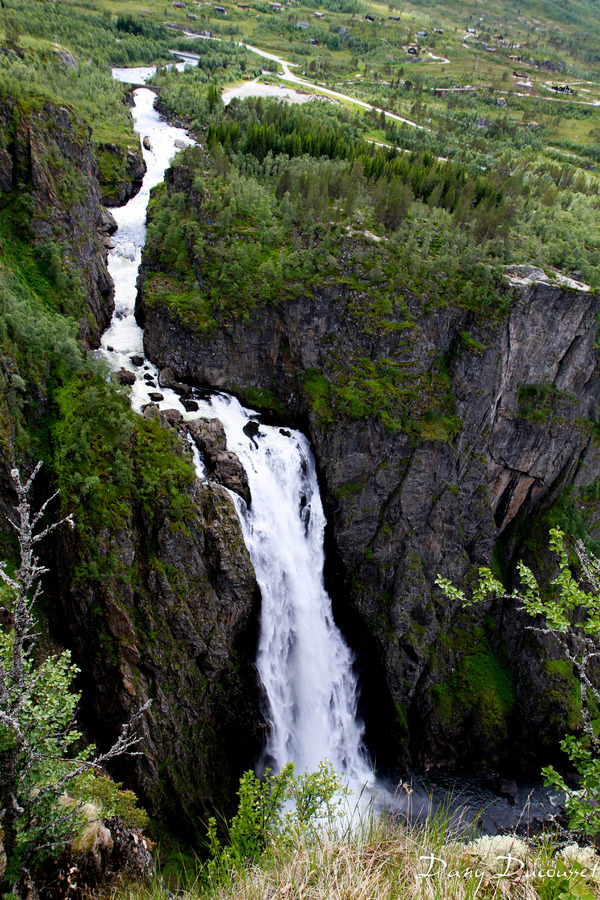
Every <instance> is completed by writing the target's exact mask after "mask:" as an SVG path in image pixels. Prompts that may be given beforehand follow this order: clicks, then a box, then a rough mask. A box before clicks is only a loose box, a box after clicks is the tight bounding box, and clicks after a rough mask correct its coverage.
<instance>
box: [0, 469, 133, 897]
mask: <svg viewBox="0 0 600 900" xmlns="http://www.w3.org/2000/svg"><path fill="white" fill-rule="evenodd" d="M40 465H41V464H38V465H37V467H36V468H35V469H34V471H33V474H32V475H31V477H30V478H29V479H28V480H27V481H26V482H25V483H23V482H22V481H21V479H20V476H19V473H18V471H17V470H15V469H13V470H12V472H11V476H12V479H13V482H14V487H15V492H16V495H17V500H18V504H17V506H16V508H15V510H14V511H13V513H14V519H13V521H14V522H15V529H16V533H17V538H18V543H19V568H18V571H17V572H16V573H15V578H14V579H13V578H11V577H9V576H8V574H7V573H6V571H5V567H6V564H5V563H0V602H1V604H2V607H3V610H4V612H5V613H6V614H7V615H8V617H9V618H10V622H11V627H10V628H9V629H6V630H3V631H0V760H1V762H2V767H1V769H0V809H1V810H2V832H1V841H2V857H3V858H2V862H1V865H0V893H2V896H3V897H6V896H8V892H9V891H11V889H12V891H13V892H14V891H15V889H16V887H17V884H18V882H19V880H20V878H21V876H22V875H23V874H24V873H25V872H26V871H27V869H29V868H33V869H36V868H38V867H39V866H40V865H41V864H42V863H43V862H44V861H45V860H46V859H47V858H49V857H50V858H52V857H55V856H58V854H59V853H60V852H61V850H62V849H63V848H64V847H65V846H66V845H67V844H68V843H70V842H72V841H73V840H75V839H76V838H77V837H78V836H79V834H80V832H81V831H82V830H83V829H84V827H85V825H86V824H88V820H89V817H90V813H89V810H88V808H87V807H86V804H89V803H91V802H95V804H96V806H95V808H94V810H93V813H94V816H95V817H96V818H98V817H99V816H100V815H101V810H102V808H103V809H104V812H105V814H106V815H110V814H111V813H115V812H117V811H121V810H123V811H124V812H125V814H126V817H127V818H128V820H129V821H135V822H137V823H144V822H145V821H146V817H145V815H144V814H143V813H142V812H141V811H139V810H136V798H135V796H134V795H133V794H132V793H131V792H126V793H124V792H121V791H120V785H117V784H114V783H112V782H110V780H109V779H108V778H102V779H99V780H98V781H96V779H94V777H93V774H92V773H95V772H96V771H97V770H99V769H101V767H102V766H103V765H104V764H105V763H106V762H108V761H109V760H111V759H113V758H114V757H115V756H119V755H121V754H123V753H126V752H127V751H128V750H129V749H131V748H132V747H134V746H135V745H136V744H137V743H138V739H137V738H135V737H132V736H131V726H133V725H134V724H135V723H137V721H138V720H139V719H140V717H141V715H142V714H143V712H144V711H145V709H146V708H147V706H148V705H149V704H146V706H145V707H144V708H143V709H142V710H141V711H140V712H138V713H137V714H136V716H135V717H134V718H133V719H132V722H131V723H130V725H129V726H127V727H125V729H124V730H123V731H122V733H121V736H120V738H119V740H118V741H117V742H116V743H115V744H114V745H113V746H112V747H111V748H110V749H109V750H108V751H106V752H105V753H103V754H96V753H95V748H94V747H93V746H87V747H86V746H84V747H82V746H81V739H82V734H81V732H79V731H78V730H77V729H76V728H75V726H74V717H75V710H76V707H77V704H78V702H79V698H80V695H79V694H76V693H74V692H73V690H72V687H73V681H74V679H75V676H76V675H77V673H78V671H79V670H78V669H77V668H76V667H75V666H74V665H72V663H71V656H70V654H69V652H68V651H64V652H62V653H60V654H58V655H56V656H51V655H49V656H46V658H43V659H42V660H41V661H40V660H39V659H38V658H37V657H38V656H39V648H38V647H37V644H38V640H39V637H38V635H36V621H35V619H34V613H33V604H34V603H35V601H36V600H37V599H38V597H39V594H40V591H41V588H40V581H39V579H40V577H41V576H42V575H43V574H45V573H46V572H47V571H48V570H47V569H46V568H44V566H42V565H40V562H39V559H38V557H37V555H36V553H35V550H36V546H35V545H36V544H37V543H38V542H39V541H40V540H42V539H43V537H45V536H46V535H48V534H50V533H51V532H53V531H54V530H55V529H57V528H59V527H60V526H61V525H63V526H66V525H67V524H70V525H71V526H72V524H73V522H72V519H71V518H70V517H69V518H67V519H66V520H63V521H62V522H58V523H53V524H51V525H47V526H46V527H43V526H40V525H38V523H39V520H40V518H41V517H42V516H43V514H44V511H45V508H46V506H47V505H48V504H47V503H45V504H43V506H42V507H41V509H40V510H39V511H38V512H35V513H34V512H32V509H31V493H32V487H33V480H34V478H35V476H36V474H37V472H38V471H39V468H40ZM70 788H73V794H72V795H71V794H70V793H69V789H70Z"/></svg>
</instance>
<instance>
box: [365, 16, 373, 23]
mask: <svg viewBox="0 0 600 900" xmlns="http://www.w3.org/2000/svg"><path fill="white" fill-rule="evenodd" d="M365 20H366V21H367V22H374V21H375V19H374V18H373V16H365Z"/></svg>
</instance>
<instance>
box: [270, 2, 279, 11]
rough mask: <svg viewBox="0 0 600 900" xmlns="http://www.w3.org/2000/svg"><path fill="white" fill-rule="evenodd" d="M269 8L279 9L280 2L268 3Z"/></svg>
mask: <svg viewBox="0 0 600 900" xmlns="http://www.w3.org/2000/svg"><path fill="white" fill-rule="evenodd" d="M269 8H270V9H275V10H280V9H282V6H281V3H269Z"/></svg>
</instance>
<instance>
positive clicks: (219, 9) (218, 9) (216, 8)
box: [215, 6, 227, 15]
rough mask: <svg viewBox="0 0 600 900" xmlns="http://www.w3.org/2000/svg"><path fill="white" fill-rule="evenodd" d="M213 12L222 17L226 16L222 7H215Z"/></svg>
mask: <svg viewBox="0 0 600 900" xmlns="http://www.w3.org/2000/svg"><path fill="white" fill-rule="evenodd" d="M215 12H216V13H221V14H222V15H227V13H226V12H225V7H224V6H215Z"/></svg>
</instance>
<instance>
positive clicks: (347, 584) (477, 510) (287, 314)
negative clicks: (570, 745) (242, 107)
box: [138, 179, 600, 771]
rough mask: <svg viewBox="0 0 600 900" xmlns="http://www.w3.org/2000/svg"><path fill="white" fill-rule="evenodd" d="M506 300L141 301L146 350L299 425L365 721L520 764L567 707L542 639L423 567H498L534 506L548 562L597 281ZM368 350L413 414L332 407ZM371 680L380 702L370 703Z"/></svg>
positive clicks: (476, 758)
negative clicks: (223, 305)
mask: <svg viewBox="0 0 600 900" xmlns="http://www.w3.org/2000/svg"><path fill="white" fill-rule="evenodd" d="M180 180H181V179H180ZM178 189H179V190H181V187H179V188H178ZM192 202H193V201H192ZM146 266H147V271H148V270H150V271H152V269H153V267H154V268H156V260H153V259H152V257H148V258H147V259H146ZM197 266H198V268H199V269H201V260H199V261H197ZM400 300H402V301H403V302H402V303H400ZM505 300H506V303H507V306H508V307H509V311H508V313H507V314H506V315H505V316H500V317H498V318H497V319H495V320H494V319H492V318H488V319H487V320H486V319H485V318H484V317H483V316H481V315H479V316H477V315H475V314H473V313H472V312H469V311H468V310H466V309H464V308H460V307H456V306H452V303H451V300H450V298H449V299H448V303H447V305H446V306H445V307H444V308H437V309H435V310H430V309H428V304H427V300H426V298H422V297H417V296H414V295H409V294H408V293H407V292H404V294H403V296H402V297H399V300H398V303H397V304H396V306H395V308H394V309H393V310H392V311H391V313H390V314H388V315H386V317H385V323H382V322H380V323H379V324H378V323H373V321H370V322H367V323H366V324H365V322H364V321H362V322H361V321H360V319H359V318H357V316H356V312H355V310H356V296H355V293H353V292H352V291H351V290H349V289H348V288H346V287H344V286H340V285H326V286H323V287H322V288H320V289H318V290H315V291H314V292H311V293H310V294H307V295H306V296H302V297H300V298H297V299H294V300H286V301H283V302H282V303H281V304H280V305H279V306H277V308H273V307H269V308H264V309H261V310H260V311H258V312H255V313H252V314H247V315H246V316H245V319H244V321H242V319H241V317H240V318H237V319H235V320H233V321H231V320H230V321H229V322H227V323H223V322H217V327H216V328H213V329H211V330H209V331H207V332H202V331H200V330H198V329H196V330H194V329H192V328H190V327H189V326H187V325H186V324H185V321H184V319H183V318H182V316H181V315H180V314H178V313H177V311H176V310H175V311H174V310H173V308H172V307H169V305H168V303H166V302H163V303H161V302H156V300H155V298H153V299H152V302H151V303H150V302H148V303H147V302H145V294H144V278H143V277H142V279H141V285H140V293H139V296H138V316H139V318H140V320H141V321H143V322H145V329H146V330H145V348H146V353H147V355H148V356H149V358H151V359H152V360H153V361H154V362H155V363H156V364H158V365H159V366H169V367H171V368H172V369H173V370H174V372H175V374H176V376H177V377H178V378H181V379H190V380H192V381H194V382H197V383H199V384H201V385H207V386H210V387H213V388H220V389H224V390H227V391H231V392H233V393H237V394H238V395H240V396H242V397H246V398H248V397H252V396H253V397H254V398H256V399H255V403H256V402H258V403H259V404H260V398H261V396H263V397H265V396H268V397H269V401H270V403H271V406H272V405H273V403H272V401H273V398H276V399H278V400H279V401H281V402H282V403H283V404H285V407H286V409H287V411H288V412H287V418H288V420H289V421H290V422H293V423H295V424H298V425H299V426H300V427H304V428H305V429H307V430H308V433H309V435H310V438H311V440H312V443H313V446H314V450H315V455H316V458H317V464H318V468H319V472H320V477H321V484H322V489H323V494H324V499H325V502H326V506H327V508H328V513H329V521H330V524H331V538H332V540H331V546H330V548H329V549H330V554H329V559H330V574H329V578H330V585H329V586H330V589H331V591H332V593H333V595H334V599H335V600H336V606H337V615H338V618H339V620H340V621H341V622H342V623H343V624H345V626H346V630H347V632H348V634H349V637H350V639H351V640H352V641H353V642H354V644H355V646H356V647H357V649H358V650H359V652H362V654H363V656H364V659H365V669H366V683H367V686H366V704H367V709H366V710H365V714H366V716H367V723H368V725H369V723H370V730H371V739H372V741H373V744H374V746H375V748H376V749H377V751H378V758H379V759H383V760H385V759H386V758H387V761H389V762H390V763H391V764H395V763H398V761H399V760H400V759H404V760H405V761H406V760H407V759H409V758H410V759H412V761H413V762H418V763H421V764H423V765H426V766H429V765H446V766H451V767H461V766H465V765H473V764H475V765H477V766H478V767H479V768H484V769H485V768H490V767H499V766H500V767H503V766H504V767H507V768H516V767H518V768H519V769H520V770H521V771H523V770H526V769H527V768H531V769H532V771H536V770H537V767H538V766H539V758H540V757H542V758H543V757H544V754H547V753H548V752H550V751H549V749H548V748H552V747H553V746H554V745H555V742H556V740H557V738H558V737H559V736H560V735H561V734H563V733H564V722H565V719H566V717H567V716H568V715H569V713H570V711H571V709H570V706H569V704H570V703H572V701H570V700H569V695H570V687H569V684H568V679H566V680H565V679H563V678H562V674H564V673H562V674H561V672H560V671H559V669H560V664H558V665H556V664H555V659H554V657H555V655H556V654H555V652H554V648H553V647H552V646H551V645H546V646H544V647H542V646H540V645H539V643H536V642H535V641H534V640H533V638H532V637H531V634H530V633H529V632H526V631H525V630H524V625H525V623H524V620H523V617H522V616H521V614H519V613H518V612H517V611H515V610H510V609H501V608H497V609H496V608H494V609H493V610H492V611H491V615H487V616H484V617H482V614H481V612H478V613H476V614H472V613H470V614H467V613H465V612H464V611H462V610H459V609H456V608H454V607H453V606H452V605H451V604H450V603H449V602H448V601H447V600H445V599H443V598H442V596H441V594H440V593H439V591H438V590H437V588H435V586H434V579H435V577H436V575H437V573H441V574H443V575H445V576H447V577H449V578H450V579H452V580H453V581H454V582H456V583H460V582H461V581H463V580H464V579H467V580H468V579H469V577H470V576H471V575H472V574H473V567H474V566H477V565H489V564H491V563H492V562H493V563H495V565H496V566H502V565H507V573H505V574H507V575H508V576H510V564H511V557H512V554H513V553H515V552H518V553H519V554H522V553H523V552H526V551H527V547H526V546H524V544H523V540H524V537H526V536H528V535H529V536H531V535H533V534H534V532H535V527H536V523H538V522H539V523H540V524H539V535H538V536H540V535H541V536H540V544H539V546H538V548H536V549H535V552H534V553H533V556H531V555H530V561H533V563H534V565H538V564H539V565H541V564H544V565H545V561H544V554H543V553H542V552H540V550H539V547H541V546H542V545H544V544H546V543H547V541H546V540H545V539H544V538H543V535H544V532H545V533H546V537H547V526H546V525H543V524H541V515H542V512H543V511H544V510H547V509H548V507H550V506H551V505H552V503H553V502H554V501H555V500H556V498H557V497H558V496H559V495H560V494H561V493H562V492H564V491H565V489H566V488H567V487H568V486H569V485H570V486H571V491H572V492H573V491H574V492H575V493H577V492H581V491H583V492H584V493H585V486H587V485H590V484H592V483H593V482H594V481H595V480H596V479H597V478H598V476H599V475H600V453H599V450H600V444H599V442H598V438H597V435H596V432H595V427H594V423H595V420H596V411H597V404H598V401H599V399H600V378H599V377H598V352H597V347H596V335H597V327H598V326H597V312H598V309H599V307H600V302H599V300H598V298H597V297H595V296H593V295H591V294H589V293H586V292H585V291H577V290H567V289H563V288H560V287H556V286H552V285H550V284H545V283H539V282H536V281H530V282H527V280H525V282H524V283H523V284H521V285H520V286H519V287H510V288H508V287H507V297H506V298H505ZM407 314H408V315H407ZM408 316H409V317H410V321H409V322H407V318H408ZM365 359H366V360H367V361H369V363H370V364H372V365H373V366H376V365H379V364H380V363H381V361H384V362H385V364H386V365H393V366H394V367H395V368H394V372H395V373H397V374H396V375H394V378H395V379H396V381H395V382H394V384H392V385H391V387H390V384H391V383H390V382H389V381H388V382H387V383H386V384H387V388H384V391H385V390H391V389H394V390H395V389H396V387H395V386H396V383H401V384H402V385H403V386H404V389H405V390H406V396H407V398H408V400H407V401H406V402H407V403H408V405H409V409H411V410H412V414H413V415H414V416H417V417H418V416H420V418H419V428H418V430H416V429H415V428H411V426H410V422H409V423H408V424H407V425H406V427H401V426H400V425H399V426H398V427H396V428H393V429H392V428H390V427H389V425H388V427H387V428H386V427H385V426H384V424H383V423H382V422H380V421H377V419H375V418H373V417H363V418H359V417H358V416H357V417H356V418H352V415H351V414H350V415H349V414H348V413H347V411H346V412H344V411H340V409H339V407H338V408H337V409H336V406H335V385H336V384H337V385H339V384H340V383H341V379H345V380H344V381H343V383H344V384H345V385H350V386H352V385H353V384H354V383H355V382H354V381H353V378H354V377H355V372H356V369H357V360H361V361H364V360H365ZM360 365H362V366H363V369H364V367H365V365H366V364H365V363H364V362H361V363H360ZM340 373H341V374H340ZM362 383H363V384H364V383H365V382H364V380H363V382H362ZM384 400H385V396H384ZM250 405H253V404H252V403H250ZM347 409H348V407H346V410H347ZM582 502H583V501H582ZM513 562H514V559H513ZM484 612H486V611H484ZM377 669H379V675H378V674H377V672H376V670H377ZM380 677H381V678H383V680H384V682H385V684H384V685H382V684H381V681H379V683H378V684H376V683H375V682H377V679H378V678H380ZM369 683H370V684H371V690H370V691H369ZM382 691H383V692H385V691H387V693H388V697H387V700H388V703H387V705H386V704H385V703H382V701H381V700H380V701H379V703H378V704H377V703H376V702H375V701H373V703H374V705H373V709H372V710H371V712H370V710H369V708H368V707H369V704H370V702H371V701H370V699H369V697H370V696H371V697H374V696H375V695H376V694H377V693H379V694H380V695H381V693H382ZM383 719H385V722H384V723H383V724H382V720H383Z"/></svg>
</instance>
